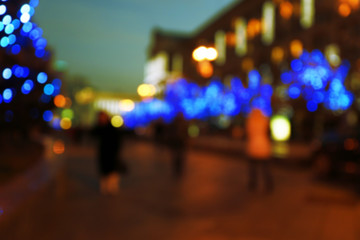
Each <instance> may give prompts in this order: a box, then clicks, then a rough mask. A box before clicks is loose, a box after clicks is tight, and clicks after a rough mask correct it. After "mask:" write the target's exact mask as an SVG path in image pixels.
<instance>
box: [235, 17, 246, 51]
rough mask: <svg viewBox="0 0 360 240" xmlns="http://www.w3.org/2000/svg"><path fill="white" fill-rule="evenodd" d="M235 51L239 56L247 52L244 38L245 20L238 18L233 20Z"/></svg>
mask: <svg viewBox="0 0 360 240" xmlns="http://www.w3.org/2000/svg"><path fill="white" fill-rule="evenodd" d="M235 35H236V43H235V51H236V53H237V54H238V55H239V56H244V55H245V54H246V52H247V40H246V20H245V19H242V18H239V19H236V21H235Z"/></svg>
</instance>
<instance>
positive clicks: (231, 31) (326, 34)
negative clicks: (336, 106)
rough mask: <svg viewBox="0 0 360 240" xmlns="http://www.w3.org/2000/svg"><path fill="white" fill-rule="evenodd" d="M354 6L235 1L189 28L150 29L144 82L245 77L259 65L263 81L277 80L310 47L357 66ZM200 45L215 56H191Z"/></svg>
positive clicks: (323, 0)
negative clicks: (187, 30) (180, 30)
mask: <svg viewBox="0 0 360 240" xmlns="http://www.w3.org/2000/svg"><path fill="white" fill-rule="evenodd" d="M358 9H359V1H345V0H343V1H340V0H294V1H285V0H273V1H269V0H251V1H250V0H244V1H235V2H234V3H233V4H231V5H230V6H228V7H227V8H225V9H224V10H223V11H221V12H220V13H219V14H218V15H216V16H214V17H213V18H212V19H211V20H210V21H208V22H207V23H206V24H204V25H203V26H201V27H200V28H199V29H198V30H197V31H195V32H194V33H192V34H180V33H172V32H168V31H163V30H160V29H154V31H153V33H152V42H151V44H150V47H149V52H148V59H149V60H148V63H147V66H146V68H145V82H147V83H152V84H155V85H160V86H161V85H162V84H164V82H166V81H169V80H171V79H173V78H174V77H178V76H183V77H185V78H187V79H189V80H190V81H194V82H197V83H199V84H206V83H207V82H208V80H209V79H211V78H213V77H219V78H220V79H222V81H226V79H227V78H228V77H232V76H238V77H240V78H241V79H243V80H245V81H246V76H247V73H248V72H249V71H250V70H252V69H257V70H259V71H260V73H261V75H262V76H263V78H264V81H266V82H269V83H273V82H274V83H280V81H279V78H280V73H281V71H283V70H284V69H286V68H289V64H290V61H291V60H292V59H294V58H296V57H298V56H299V55H300V53H301V52H302V51H303V50H308V51H312V50H313V49H320V50H321V51H323V52H326V53H327V54H328V56H329V58H330V59H331V61H332V63H334V65H336V64H337V63H336V62H339V61H340V59H347V60H349V61H350V62H351V63H352V70H357V68H358V65H359V64H358V63H359V62H358V59H359V56H360V44H359V35H360V31H359V30H358V27H359V22H360V21H359V20H360V13H359V10H358ZM199 46H205V47H215V48H216V50H217V51H218V57H217V59H216V60H215V61H206V60H205V61H195V60H194V59H193V57H192V53H193V51H194V50H195V49H196V48H197V47H199ZM357 79H358V78H357ZM353 85H354V84H353ZM355 85H358V84H355Z"/></svg>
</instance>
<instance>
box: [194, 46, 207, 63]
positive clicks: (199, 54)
mask: <svg viewBox="0 0 360 240" xmlns="http://www.w3.org/2000/svg"><path fill="white" fill-rule="evenodd" d="M206 52H207V48H206V47H205V46H200V47H198V48H196V49H195V50H194V51H193V55H192V56H193V59H194V60H195V61H202V60H204V59H205V58H206Z"/></svg>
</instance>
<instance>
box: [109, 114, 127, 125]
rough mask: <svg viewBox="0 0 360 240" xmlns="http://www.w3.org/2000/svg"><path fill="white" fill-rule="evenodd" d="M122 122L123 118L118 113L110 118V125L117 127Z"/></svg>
mask: <svg viewBox="0 0 360 240" xmlns="http://www.w3.org/2000/svg"><path fill="white" fill-rule="evenodd" d="M123 124H124V119H123V118H122V117H121V116H119V115H115V116H113V117H112V118H111V125H112V126H113V127H116V128H119V127H121V126H122V125H123Z"/></svg>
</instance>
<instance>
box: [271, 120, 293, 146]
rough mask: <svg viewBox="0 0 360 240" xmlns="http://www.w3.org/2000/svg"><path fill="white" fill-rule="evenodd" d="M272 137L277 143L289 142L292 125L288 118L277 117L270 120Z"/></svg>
mask: <svg viewBox="0 0 360 240" xmlns="http://www.w3.org/2000/svg"><path fill="white" fill-rule="evenodd" d="M270 130H271V137H272V139H274V140H275V141H287V140H289V138H290V135H291V125H290V121H289V119H288V118H287V117H285V116H281V115H275V116H273V117H272V118H271V119H270Z"/></svg>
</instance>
